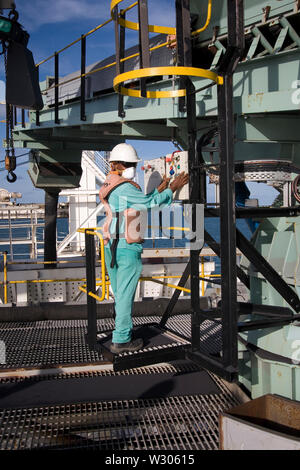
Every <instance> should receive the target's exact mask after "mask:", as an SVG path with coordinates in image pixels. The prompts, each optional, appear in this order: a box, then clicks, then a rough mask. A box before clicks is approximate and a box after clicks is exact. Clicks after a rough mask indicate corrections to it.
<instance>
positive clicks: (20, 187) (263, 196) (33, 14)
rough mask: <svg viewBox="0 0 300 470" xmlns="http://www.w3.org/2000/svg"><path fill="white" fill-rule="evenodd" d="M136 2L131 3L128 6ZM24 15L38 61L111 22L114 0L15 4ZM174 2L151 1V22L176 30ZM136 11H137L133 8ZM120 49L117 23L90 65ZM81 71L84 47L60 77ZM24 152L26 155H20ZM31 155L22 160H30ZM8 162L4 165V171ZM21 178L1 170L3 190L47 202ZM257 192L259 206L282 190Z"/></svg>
mask: <svg viewBox="0 0 300 470" xmlns="http://www.w3.org/2000/svg"><path fill="white" fill-rule="evenodd" d="M131 3H133V0H132V1H129V0H126V1H124V2H123V4H122V5H124V6H125V7H126V6H128V5H130V4H131ZM16 5H17V10H18V11H19V14H20V18H19V21H20V23H21V24H23V26H24V28H25V29H26V30H27V31H28V32H29V34H30V40H29V45H28V47H29V49H30V50H31V51H32V52H33V55H34V59H35V62H36V63H38V62H40V61H41V60H43V59H45V58H47V57H48V56H50V55H51V54H52V53H53V52H54V51H57V50H60V49H62V48H63V47H64V46H65V45H67V44H68V43H70V42H72V41H74V40H75V39H77V38H78V37H80V36H81V34H84V33H86V32H88V31H89V30H91V29H93V28H94V27H95V26H97V25H98V24H101V23H102V22H104V21H106V20H107V19H108V18H109V15H110V13H109V6H110V0H102V1H101V0H52V1H51V2H50V1H49V0H16ZM173 5H174V0H149V6H151V8H149V22H150V23H151V24H159V25H166V26H174V23H175V16H174V6H173ZM162 7H163V8H162ZM134 10H135V9H134ZM135 14H136V13H135V12H134V11H132V13H131V14H130V15H128V19H132V20H134V15H135ZM126 38H127V39H126V41H127V42H126V46H127V47H130V46H132V45H134V44H136V43H137V40H138V37H137V33H136V32H133V31H130V30H128V31H127V33H126ZM114 51H115V44H114V30H113V25H112V24H109V25H107V26H105V27H104V28H103V29H101V30H99V31H97V32H96V33H94V34H92V35H91V36H89V37H88V38H87V63H88V64H90V63H93V62H97V61H99V60H101V59H104V58H105V57H107V56H109V55H111V54H113V53H114ZM53 67H54V64H53V60H51V61H49V62H47V63H45V64H44V65H43V66H41V67H40V77H41V79H44V78H45V76H46V75H53ZM79 68H80V44H77V45H75V46H73V47H71V48H70V49H68V50H67V51H65V52H64V53H63V54H62V55H61V58H60V74H61V75H66V74H68V73H70V72H74V71H75V70H78V69H79ZM3 78H4V70H3V60H1V63H0V80H3ZM2 96H3V82H2V84H1V82H0V101H1V100H3V98H2ZM4 117H5V115H4V106H3V105H0V119H4ZM0 126H1V127H0V138H1V139H2V138H3V137H4V135H5V126H4V124H1V125H0ZM129 143H132V144H133V145H135V147H136V148H137V150H138V152H139V155H140V156H141V158H143V159H144V158H145V159H149V158H152V157H153V158H155V157H159V156H162V155H165V154H166V153H170V152H172V151H173V150H175V148H174V147H173V145H172V144H171V143H166V142H143V141H134V142H129ZM18 152H19V153H23V150H22V151H20V150H19V151H18ZM3 158H4V149H1V150H0V160H1V161H2V160H3ZM26 158H27V157H23V158H20V159H19V160H18V161H19V162H22V161H25V160H26ZM2 168H3V163H0V169H2ZM16 174H17V176H18V180H17V182H16V183H14V184H9V183H7V181H6V172H5V171H1V172H0V188H5V189H7V190H9V191H11V192H12V191H19V192H21V193H22V194H23V198H22V202H42V201H43V199H44V191H42V190H38V189H35V188H34V187H33V186H32V183H31V181H30V179H29V177H28V175H27V165H23V166H20V167H19V168H17V171H16ZM249 187H250V189H251V190H252V188H254V191H253V190H252V195H251V197H258V198H259V199H260V203H261V204H262V203H264V204H269V203H271V202H272V201H273V199H274V197H275V195H276V194H278V193H277V191H275V190H273V189H272V188H269V187H266V186H265V185H262V184H260V185H255V183H252V184H251V185H249ZM212 193H213V186H212V185H209V198H210V197H211V196H210V195H211V194H212Z"/></svg>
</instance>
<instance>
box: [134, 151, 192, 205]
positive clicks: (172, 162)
mask: <svg viewBox="0 0 300 470" xmlns="http://www.w3.org/2000/svg"><path fill="white" fill-rule="evenodd" d="M141 169H142V171H143V172H144V185H145V192H146V194H149V193H150V192H151V191H153V189H155V188H157V187H158V186H159V185H160V183H161V182H162V179H163V176H164V175H166V177H167V178H171V180H170V183H171V182H172V181H173V180H174V178H176V176H178V175H180V173H182V172H183V171H184V172H185V173H188V172H189V168H188V152H186V151H184V152H180V151H175V152H173V153H170V154H168V155H166V156H165V157H160V158H154V159H153V160H145V161H144V165H143V166H142V168H141ZM174 199H177V200H182V201H187V200H188V199H189V185H188V184H186V185H185V186H184V187H183V188H181V189H180V190H178V191H176V193H175V194H174Z"/></svg>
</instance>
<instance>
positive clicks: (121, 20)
mask: <svg viewBox="0 0 300 470" xmlns="http://www.w3.org/2000/svg"><path fill="white" fill-rule="evenodd" d="M122 1H123V0H112V1H111V7H110V10H111V18H109V19H107V20H106V21H104V22H103V23H101V24H99V25H97V26H96V27H95V28H93V29H91V30H90V31H88V32H87V33H85V34H82V35H81V36H80V37H79V38H77V39H75V40H74V41H72V42H70V43H69V44H67V45H66V46H64V47H63V48H61V49H59V50H58V51H55V52H53V53H52V54H51V55H50V56H49V57H47V58H46V59H43V60H41V61H40V62H38V63H37V64H36V69H37V75H38V76H39V74H40V67H41V66H42V65H43V64H45V63H47V62H48V61H50V60H52V59H54V81H53V83H52V84H51V85H49V86H48V87H47V88H45V89H44V90H42V94H44V95H45V94H46V93H48V92H49V91H50V90H54V122H55V123H56V124H59V87H61V86H63V85H66V84H69V83H71V82H73V81H76V80H80V119H81V120H82V121H85V120H86V113H85V102H86V96H85V94H86V78H87V77H89V76H91V75H93V74H95V73H98V72H101V71H103V70H106V69H109V68H112V67H115V66H116V65H117V64H118V60H115V61H113V62H111V63H110V64H106V65H104V66H101V67H97V68H95V69H93V70H90V71H86V47H87V46H86V39H87V38H88V37H89V36H91V35H92V34H94V33H95V32H97V31H99V30H101V29H102V28H104V27H105V26H107V25H109V24H110V23H111V22H113V21H114V20H116V18H115V13H114V11H115V8H117V6H118V4H119V3H121V2H122ZM136 6H138V2H137V1H136V2H134V3H132V4H131V5H129V6H128V7H127V8H124V9H122V10H120V13H119V15H118V24H120V25H121V27H124V28H130V29H133V30H136V31H138V29H139V24H138V23H133V22H131V21H127V20H126V19H125V15H126V13H127V12H129V11H130V10H131V9H133V8H134V7H136ZM211 15H212V0H208V6H207V16H206V20H205V22H204V25H203V26H202V27H201V28H199V29H197V30H195V31H193V32H192V33H191V36H192V37H193V38H194V37H196V36H197V35H199V34H200V33H201V32H203V31H204V30H205V29H206V28H207V27H208V25H209V23H210V21H211ZM149 31H150V32H157V33H158V34H159V33H164V34H166V35H167V40H166V41H164V42H163V43H161V44H158V45H156V46H153V47H149V52H152V51H155V50H158V49H161V48H163V47H172V46H175V45H176V28H171V27H161V26H154V25H152V26H150V27H149ZM78 43H80V44H81V62H80V74H78V75H76V76H74V77H71V78H69V79H66V80H60V79H59V58H60V55H61V54H62V53H64V52H65V51H67V50H68V49H69V48H71V47H72V46H74V45H76V44H78ZM139 55H140V52H136V53H134V54H130V55H129V56H126V57H121V58H120V63H121V64H124V63H125V62H126V61H128V60H131V59H133V58H136V57H139ZM163 68H164V67H162V68H160V69H163ZM171 68H172V70H168V71H167V72H166V73H162V72H163V70H158V69H157V73H156V75H157V74H158V75H166V74H167V75H170V74H176V75H180V74H183V75H196V76H200V77H206V78H209V79H212V80H214V81H215V82H216V83H219V80H221V78H222V77H218V76H217V75H216V74H214V72H211V71H209V70H207V71H206V70H204V69H197V68H193V67H191V68H190V70H187V69H186V70H179V69H181V67H170V69H171ZM200 70H201V71H202V72H201V71H200ZM199 71H200V72H199ZM128 73H129V74H130V73H131V72H128ZM132 73H133V74H134V72H132ZM140 73H141V72H140ZM150 75H151V73H150ZM148 76H149V73H148V72H147V77H148ZM129 78H137V76H135V75H134V76H133V77H129ZM118 80H119V79H118V77H116V82H115V83H114V84H112V85H114V87H115V89H116V91H117V90H118V89H119V88H120V83H121V82H118ZM125 80H127V78H126V77H123V80H122V83H123V81H125ZM121 88H122V90H123V91H124V92H125V93H126V94H130V95H131V96H138V95H137V94H136V90H129V89H127V88H124V87H121ZM121 88H120V89H121ZM149 93H150V95H151V96H150V95H149V96H148V97H149V98H150V97H151V98H152V97H153V96H152V94H153V93H154V94H157V93H158V94H159V93H163V94H164V96H163V95H161V96H159V97H171V95H172V97H174V96H175V95H176V96H183V95H184V93H183V92H181V91H180V90H178V91H176V92H175V94H174V91H170V92H149ZM151 93H152V94H151ZM166 93H167V94H166ZM168 93H169V94H168ZM170 93H171V94H170ZM165 94H166V95H165ZM155 97H158V95H157V96H155ZM17 124H21V125H22V127H25V111H24V109H21V119H19V121H18V118H17V107H14V110H13V122H12V127H14V126H16V125H17ZM36 125H37V126H40V112H39V111H36Z"/></svg>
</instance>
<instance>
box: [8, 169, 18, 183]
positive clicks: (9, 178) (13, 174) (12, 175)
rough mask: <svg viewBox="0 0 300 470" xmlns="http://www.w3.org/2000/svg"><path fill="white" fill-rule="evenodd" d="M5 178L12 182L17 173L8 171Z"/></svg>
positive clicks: (15, 178)
mask: <svg viewBox="0 0 300 470" xmlns="http://www.w3.org/2000/svg"><path fill="white" fill-rule="evenodd" d="M6 179H7V181H8V182H9V183H14V182H15V181H16V180H17V175H16V174H15V173H14V172H13V171H9V172H8V174H7V176H6Z"/></svg>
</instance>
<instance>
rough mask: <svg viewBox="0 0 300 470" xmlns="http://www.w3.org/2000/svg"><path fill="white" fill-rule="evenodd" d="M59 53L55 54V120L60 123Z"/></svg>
mask: <svg viewBox="0 0 300 470" xmlns="http://www.w3.org/2000/svg"><path fill="white" fill-rule="evenodd" d="M58 85H59V55H58V53H57V52H55V54H54V86H55V88H54V122H55V124H59V117H58V97H59V86H58Z"/></svg>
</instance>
